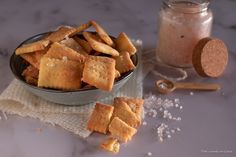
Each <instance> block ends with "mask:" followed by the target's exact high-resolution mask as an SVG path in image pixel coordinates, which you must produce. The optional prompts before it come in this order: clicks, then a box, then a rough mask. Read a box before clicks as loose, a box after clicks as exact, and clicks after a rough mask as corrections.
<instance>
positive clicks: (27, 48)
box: [15, 39, 50, 55]
mask: <svg viewBox="0 0 236 157" xmlns="http://www.w3.org/2000/svg"><path fill="white" fill-rule="evenodd" d="M49 43H50V41H49V40H45V39H42V40H39V41H36V42H33V43H29V44H24V45H22V46H21V47H19V48H17V49H16V51H15V53H16V55H20V54H25V53H31V52H35V51H40V50H44V49H45V48H46V47H47V46H48V45H49Z"/></svg>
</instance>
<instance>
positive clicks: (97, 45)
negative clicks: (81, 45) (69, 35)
mask: <svg viewBox="0 0 236 157" xmlns="http://www.w3.org/2000/svg"><path fill="white" fill-rule="evenodd" d="M83 36H84V38H85V39H86V40H87V41H88V42H89V45H90V46H91V47H92V48H93V49H94V50H95V51H97V52H101V53H104V54H108V55H112V56H119V52H118V51H117V50H116V49H114V48H112V47H111V46H109V45H106V44H105V43H102V42H99V41H97V40H96V39H94V38H93V36H92V35H91V33H89V32H83Z"/></svg>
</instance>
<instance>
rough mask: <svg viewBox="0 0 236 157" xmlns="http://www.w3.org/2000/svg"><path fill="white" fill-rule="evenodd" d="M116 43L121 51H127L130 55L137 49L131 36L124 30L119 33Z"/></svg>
mask: <svg viewBox="0 0 236 157" xmlns="http://www.w3.org/2000/svg"><path fill="white" fill-rule="evenodd" d="M115 43H116V48H117V50H118V51H119V52H122V51H127V52H129V54H130V55H133V54H135V53H136V51H137V49H136V48H135V46H134V45H133V43H132V42H131V40H130V39H129V37H128V36H127V35H126V34H125V33H124V32H121V33H120V34H119V36H118V37H117V38H116V39H115Z"/></svg>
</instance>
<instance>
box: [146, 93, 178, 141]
mask: <svg viewBox="0 0 236 157" xmlns="http://www.w3.org/2000/svg"><path fill="white" fill-rule="evenodd" d="M144 102H145V105H144V107H145V111H144V113H145V115H148V116H150V117H152V118H158V120H160V122H162V123H160V124H159V125H157V126H156V127H155V128H154V129H155V130H156V133H157V138H158V140H159V141H160V142H163V141H164V140H165V139H166V138H171V134H173V133H175V132H176V131H180V128H173V129H170V128H169V126H168V125H167V124H166V123H168V122H169V121H166V119H167V120H171V121H176V122H177V121H181V117H174V116H173V115H172V113H171V112H170V111H171V109H173V108H178V109H183V106H181V105H180V100H179V99H178V98H175V99H174V100H173V99H162V98H160V97H159V98H157V96H155V95H153V94H148V95H146V96H145V100H144ZM161 118H164V119H161ZM164 121H165V123H163V122H164ZM142 125H147V122H143V123H142Z"/></svg>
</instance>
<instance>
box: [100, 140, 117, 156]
mask: <svg viewBox="0 0 236 157" xmlns="http://www.w3.org/2000/svg"><path fill="white" fill-rule="evenodd" d="M100 147H101V148H102V149H104V150H107V151H110V152H112V153H118V152H119V150H120V143H119V142H118V140H117V139H115V138H112V137H109V138H107V139H106V140H105V141H103V142H102V143H101V144H100Z"/></svg>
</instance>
